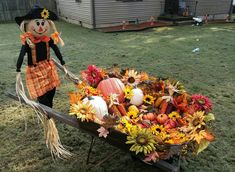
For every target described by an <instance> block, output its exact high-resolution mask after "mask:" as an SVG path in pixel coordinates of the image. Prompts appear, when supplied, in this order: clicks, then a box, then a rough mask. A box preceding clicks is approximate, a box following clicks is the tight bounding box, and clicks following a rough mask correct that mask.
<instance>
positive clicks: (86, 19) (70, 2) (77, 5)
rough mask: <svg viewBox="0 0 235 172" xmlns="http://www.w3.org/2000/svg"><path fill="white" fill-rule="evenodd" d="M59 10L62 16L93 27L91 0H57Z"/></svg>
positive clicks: (73, 21) (67, 19)
mask: <svg viewBox="0 0 235 172" xmlns="http://www.w3.org/2000/svg"><path fill="white" fill-rule="evenodd" d="M56 2H57V12H58V15H59V16H60V18H62V19H64V20H66V21H68V22H70V23H75V24H79V25H82V26H84V27H88V28H92V10H91V9H92V8H91V0H81V1H80V2H79V1H78V0H77V1H76V0H56Z"/></svg>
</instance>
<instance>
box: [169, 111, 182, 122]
mask: <svg viewBox="0 0 235 172" xmlns="http://www.w3.org/2000/svg"><path fill="white" fill-rule="evenodd" d="M168 116H169V118H171V119H173V120H174V121H176V120H177V119H178V118H180V114H179V113H178V112H176V111H173V112H171V113H170V114H169V115H168Z"/></svg>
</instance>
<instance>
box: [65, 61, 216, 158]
mask: <svg viewBox="0 0 235 172" xmlns="http://www.w3.org/2000/svg"><path fill="white" fill-rule="evenodd" d="M81 76H82V79H83V80H82V81H81V82H80V83H79V84H78V85H77V89H76V91H74V92H70V94H69V96H70V115H75V116H76V117H77V118H78V119H79V120H81V121H92V122H96V123H98V124H100V125H101V127H100V128H99V129H98V130H97V132H98V133H99V136H100V137H105V138H106V137H107V136H108V134H109V129H110V128H113V129H115V130H117V131H119V132H122V133H124V134H126V135H127V139H126V144H127V145H129V146H130V151H131V152H133V153H135V154H137V155H138V156H141V157H142V159H143V160H144V161H145V162H156V161H157V160H160V159H168V158H170V157H171V156H173V155H175V154H177V155H179V154H180V155H186V154H187V153H188V152H193V153H195V154H198V153H199V152H201V151H203V150H204V149H205V148H206V147H207V146H208V145H209V143H210V142H211V141H213V140H214V136H213V134H212V133H211V131H210V126H211V121H213V120H214V115H213V114H212V113H210V112H211V110H212V103H211V101H210V100H209V98H208V97H206V96H203V95H200V94H193V95H190V94H189V93H187V92H186V90H185V89H184V86H183V85H182V83H180V82H179V81H175V80H173V79H162V78H157V77H154V76H151V75H149V74H148V73H146V72H137V71H135V70H133V69H126V70H121V69H119V68H115V67H113V68H110V69H102V68H98V67H96V66H94V65H89V66H88V68H87V70H84V71H81Z"/></svg>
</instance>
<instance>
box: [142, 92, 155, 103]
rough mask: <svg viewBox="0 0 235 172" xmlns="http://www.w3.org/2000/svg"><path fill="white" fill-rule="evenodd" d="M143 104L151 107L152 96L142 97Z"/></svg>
mask: <svg viewBox="0 0 235 172" xmlns="http://www.w3.org/2000/svg"><path fill="white" fill-rule="evenodd" d="M144 103H146V104H149V105H152V104H153V103H154V98H153V96H151V95H149V94H147V95H145V96H144Z"/></svg>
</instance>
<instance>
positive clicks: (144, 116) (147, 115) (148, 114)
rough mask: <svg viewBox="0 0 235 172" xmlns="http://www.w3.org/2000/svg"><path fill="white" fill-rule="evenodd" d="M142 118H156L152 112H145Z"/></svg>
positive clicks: (150, 119)
mask: <svg viewBox="0 0 235 172" xmlns="http://www.w3.org/2000/svg"><path fill="white" fill-rule="evenodd" d="M143 119H145V120H149V121H153V120H155V119H156V115H155V114H154V113H147V114H145V115H143Z"/></svg>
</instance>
